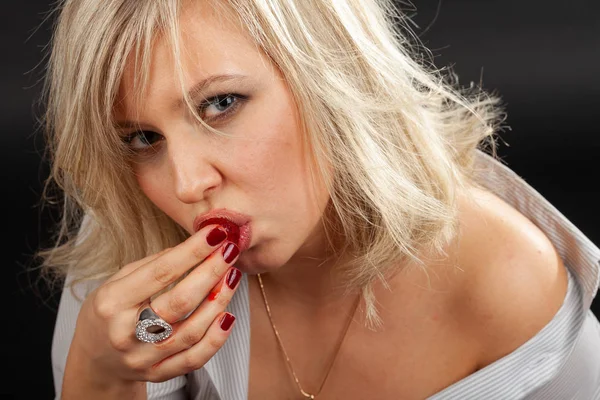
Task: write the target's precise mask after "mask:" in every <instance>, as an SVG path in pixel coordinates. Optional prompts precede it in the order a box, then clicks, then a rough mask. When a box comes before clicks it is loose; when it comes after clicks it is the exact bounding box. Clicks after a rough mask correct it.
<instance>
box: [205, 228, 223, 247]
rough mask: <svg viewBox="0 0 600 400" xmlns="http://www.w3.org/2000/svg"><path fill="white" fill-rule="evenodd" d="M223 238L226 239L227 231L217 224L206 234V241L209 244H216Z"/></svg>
mask: <svg viewBox="0 0 600 400" xmlns="http://www.w3.org/2000/svg"><path fill="white" fill-rule="evenodd" d="M225 239H227V232H226V231H225V230H224V229H223V228H221V227H219V226H217V227H215V228H213V229H212V231H210V232H209V233H208V235H206V242H207V243H208V245H209V246H216V245H218V244H219V243H221V242H222V241H223V240H225Z"/></svg>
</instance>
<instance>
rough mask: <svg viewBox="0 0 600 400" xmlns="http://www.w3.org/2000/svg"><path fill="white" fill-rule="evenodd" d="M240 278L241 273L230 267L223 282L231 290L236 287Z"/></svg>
mask: <svg viewBox="0 0 600 400" xmlns="http://www.w3.org/2000/svg"><path fill="white" fill-rule="evenodd" d="M241 277H242V271H240V270H239V269H237V268H233V267H232V268H230V269H229V272H228V273H227V277H226V278H225V282H227V286H229V288H230V289H231V290H233V289H235V288H236V286H237V285H238V283H239V282H240V279H241Z"/></svg>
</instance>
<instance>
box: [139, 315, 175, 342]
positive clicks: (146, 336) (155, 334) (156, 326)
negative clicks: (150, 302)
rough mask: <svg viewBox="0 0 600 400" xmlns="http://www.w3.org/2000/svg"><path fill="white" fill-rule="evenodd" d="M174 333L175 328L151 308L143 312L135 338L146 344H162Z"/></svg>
mask: <svg viewBox="0 0 600 400" xmlns="http://www.w3.org/2000/svg"><path fill="white" fill-rule="evenodd" d="M172 333H173V327H172V326H171V325H170V324H169V323H168V322H166V321H165V320H164V319H162V318H161V317H159V316H158V315H157V314H156V313H155V312H154V310H152V308H150V307H146V308H144V309H143V310H142V312H141V313H140V316H139V318H138V322H137V324H136V325H135V336H136V337H137V338H138V340H140V341H142V342H146V343H156V342H160V341H162V340H165V339H166V338H168V337H169V336H171V334H172Z"/></svg>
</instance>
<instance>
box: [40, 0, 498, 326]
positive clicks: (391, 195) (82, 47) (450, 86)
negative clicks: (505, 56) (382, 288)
mask: <svg viewBox="0 0 600 400" xmlns="http://www.w3.org/2000/svg"><path fill="white" fill-rule="evenodd" d="M211 4H212V5H213V6H215V7H218V9H219V10H221V11H223V12H222V13H219V15H223V16H229V17H233V19H234V20H235V21H236V22H237V23H238V24H240V26H242V27H243V29H245V31H246V32H247V34H248V35H249V37H250V38H251V39H252V40H253V41H254V43H255V44H256V45H257V47H258V49H260V50H261V51H262V52H263V53H264V54H265V55H266V56H267V57H268V58H269V59H270V60H271V61H272V62H273V65H275V66H276V67H277V68H278V70H279V71H280V72H281V74H282V75H283V76H284V78H285V80H286V83H287V84H288V85H289V87H290V90H291V92H292V94H293V96H294V98H295V100H296V103H297V106H298V109H299V115H300V116H301V123H302V126H303V130H304V132H305V140H306V143H307V144H308V145H309V147H308V148H310V149H311V152H310V154H308V156H309V157H311V159H312V162H313V163H314V166H315V167H316V170H317V171H316V172H314V175H315V176H319V177H321V178H322V179H324V181H325V182H326V184H327V187H328V189H329V192H330V203H329V207H328V210H327V212H326V214H325V215H324V218H323V222H324V226H325V228H326V232H327V235H328V238H329V243H330V244H333V243H335V242H336V239H335V238H340V237H341V238H343V243H344V245H343V247H339V248H336V249H335V251H336V254H342V252H344V253H346V254H351V255H352V257H351V261H350V262H349V263H347V264H345V265H344V266H340V268H343V276H345V277H346V278H345V280H344V282H343V284H344V285H346V286H347V287H348V288H354V289H360V290H362V296H363V297H364V300H365V303H366V305H367V306H366V310H365V311H366V317H367V321H368V324H369V325H370V326H375V325H379V324H380V323H381V320H380V318H379V316H378V312H377V307H376V305H375V303H376V299H375V298H374V295H373V284H374V283H375V281H376V280H381V281H383V282H385V279H386V277H389V276H391V275H392V274H394V273H396V272H398V269H399V266H400V265H404V264H406V263H409V262H410V263H415V264H416V265H419V266H421V267H422V268H424V269H425V262H424V260H423V259H422V258H420V256H419V255H422V254H425V253H443V252H444V248H445V246H446V245H447V244H449V243H451V242H452V240H453V238H455V236H456V234H457V229H458V221H457V211H458V206H457V194H458V192H459V191H460V190H462V189H464V188H466V187H468V186H469V185H476V183H475V182H473V180H472V176H473V161H474V156H475V152H476V150H477V149H478V148H479V147H480V146H481V145H483V144H484V143H486V142H487V143H489V144H491V147H492V150H493V155H494V156H495V142H494V140H486V139H491V138H492V136H493V134H494V133H495V132H496V131H497V130H498V128H499V127H500V123H501V122H502V121H503V116H504V115H503V113H502V112H501V110H500V107H499V106H498V104H499V100H498V98H495V97H492V96H490V95H488V94H486V93H484V92H483V91H482V90H481V88H479V87H476V86H474V85H473V84H471V85H470V87H468V88H466V89H461V88H459V87H458V79H457V78H456V76H455V75H453V74H452V73H447V74H445V72H446V71H448V70H443V69H441V70H440V69H436V68H434V67H433V63H432V62H429V61H428V60H427V58H426V55H429V56H430V53H429V52H428V51H427V49H425V48H424V47H423V46H422V45H421V44H420V41H419V39H418V38H417V36H416V35H415V34H414V33H412V31H411V29H410V28H409V25H408V23H407V21H408V18H407V17H406V16H405V15H404V14H403V13H402V12H401V11H400V10H399V9H397V8H396V6H395V5H394V4H393V1H392V0H297V1H294V0H229V1H223V2H218V1H211ZM182 7H183V6H182V4H180V1H177V0H153V1H133V0H110V1H109V0H105V1H102V2H99V1H97V0H71V1H64V2H62V3H61V4H60V5H59V8H58V10H59V11H60V14H59V18H58V20H57V24H56V29H55V32H54V37H53V45H52V51H51V54H50V60H49V66H48V79H47V86H46V89H47V90H46V103H47V113H46V116H45V117H46V118H45V121H46V131H47V132H48V149H49V152H50V153H49V154H50V156H51V160H50V161H51V163H52V164H51V165H52V170H51V176H50V177H49V179H48V182H47V186H46V188H47V189H49V187H50V186H49V185H50V184H51V183H55V184H57V185H58V187H59V189H60V193H62V194H63V198H62V202H63V205H62V210H63V211H62V219H61V221H60V224H59V229H58V231H57V237H56V245H55V246H54V247H53V248H51V249H46V250H43V251H41V252H40V253H39V254H40V256H41V257H42V258H43V263H42V265H43V267H44V268H45V271H46V272H53V273H54V274H51V273H49V274H48V276H55V277H56V276H59V277H63V276H65V275H66V274H72V275H73V276H74V277H75V281H78V280H88V279H94V278H102V277H106V276H108V275H110V274H112V273H114V272H115V271H117V270H118V269H119V267H120V266H122V265H125V264H127V263H130V262H132V261H134V260H137V259H140V258H142V257H144V256H146V255H148V254H152V253H155V252H158V251H160V250H161V249H163V248H166V247H171V246H174V245H176V244H177V243H179V242H180V241H182V240H183V239H184V238H185V237H186V236H187V233H186V232H185V231H184V230H183V229H182V228H181V227H179V226H178V225H177V224H175V222H174V221H172V220H171V219H170V218H168V217H167V216H166V215H165V214H164V213H163V212H162V211H160V210H159V209H158V208H157V207H155V206H154V205H153V204H152V203H151V202H150V201H149V200H148V199H147V198H146V197H145V196H144V195H143V193H142V192H141V190H140V188H139V187H138V186H137V184H136V182H135V179H134V178H133V176H132V173H131V171H130V169H129V165H128V163H127V162H126V160H127V151H126V150H125V148H124V146H123V144H122V143H121V141H120V140H118V139H117V137H118V134H117V132H116V131H115V128H114V127H113V125H112V124H113V119H114V118H113V113H114V107H115V101H116V99H117V92H118V88H119V84H120V81H121V78H122V75H123V71H124V68H125V65H126V62H129V61H132V60H133V62H134V63H135V65H136V70H137V71H138V77H137V78H136V82H137V83H136V85H137V87H138V88H139V89H140V90H139V91H138V93H142V92H143V88H144V86H145V83H146V82H147V79H148V64H149V62H150V51H151V48H152V43H153V40H154V39H156V37H157V36H158V35H162V36H163V37H165V38H167V39H169V40H170V43H171V45H172V49H173V51H174V55H175V56H177V55H178V53H179V51H180V50H179V47H178V40H177V38H178V35H179V33H178V20H179V13H180V12H181V9H182ZM180 76H181V71H180ZM184 93H185V91H184ZM140 96H141V95H140ZM186 101H187V102H188V103H189V99H186ZM188 105H189V104H188ZM191 110H192V111H193V107H192V108H191ZM200 123H202V121H200ZM205 127H207V129H211V130H212V128H210V127H208V126H205ZM215 133H217V134H221V133H220V132H215ZM328 166H331V167H332V168H331V171H333V172H332V173H330V172H329V171H330V170H329V169H328ZM48 193H49V192H48V191H46V195H48ZM84 215H85V216H86V223H85V226H84V227H81V222H82V219H83V217H84Z"/></svg>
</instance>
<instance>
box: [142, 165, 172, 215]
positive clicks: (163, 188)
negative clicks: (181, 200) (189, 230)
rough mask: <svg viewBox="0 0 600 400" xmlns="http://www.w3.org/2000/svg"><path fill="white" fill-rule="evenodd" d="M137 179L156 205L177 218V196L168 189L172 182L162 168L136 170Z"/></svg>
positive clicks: (143, 190)
mask: <svg viewBox="0 0 600 400" xmlns="http://www.w3.org/2000/svg"><path fill="white" fill-rule="evenodd" d="M136 180H137V183H138V185H139V187H140V189H141V190H142V192H143V193H144V194H145V195H146V197H148V199H149V200H150V201H151V202H152V203H154V205H156V206H157V207H158V208H159V209H161V210H162V211H163V212H164V213H165V214H167V215H168V216H170V217H171V218H173V219H175V220H177V218H176V216H175V210H176V207H177V206H176V201H175V197H174V196H173V194H172V193H171V191H170V190H169V189H168V188H170V187H171V186H172V182H170V181H169V180H168V179H166V178H165V177H164V174H162V173H161V171H160V170H142V169H140V170H138V171H136Z"/></svg>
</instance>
